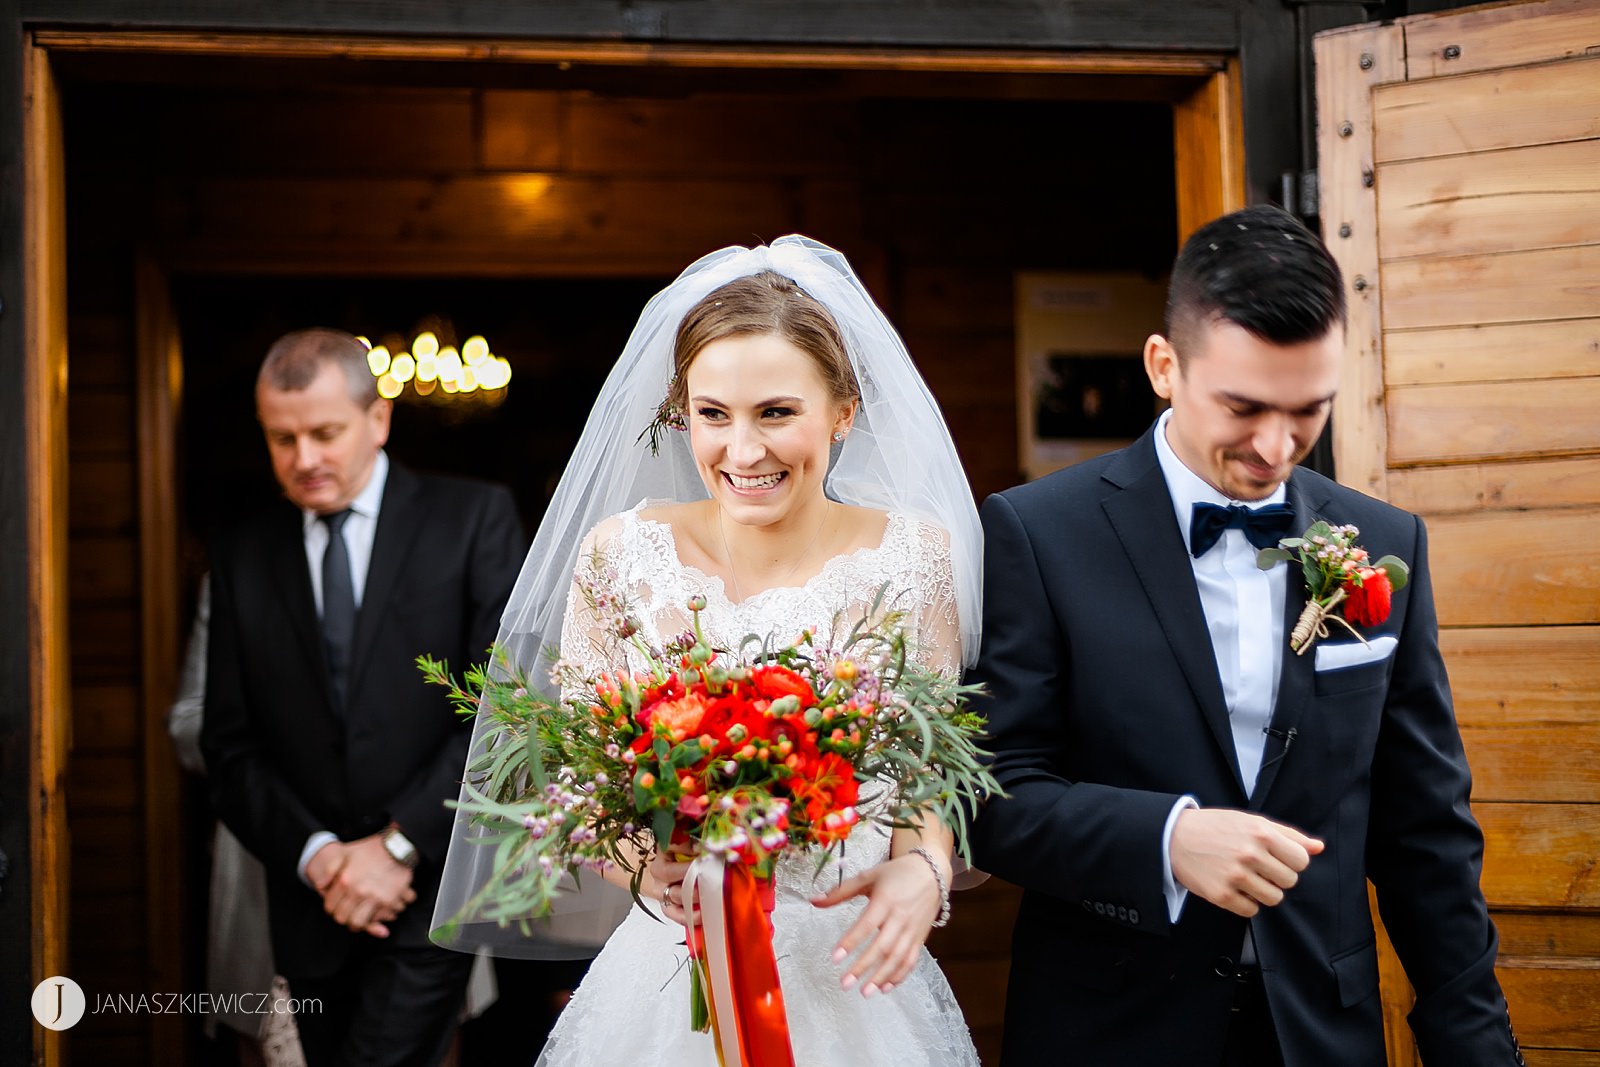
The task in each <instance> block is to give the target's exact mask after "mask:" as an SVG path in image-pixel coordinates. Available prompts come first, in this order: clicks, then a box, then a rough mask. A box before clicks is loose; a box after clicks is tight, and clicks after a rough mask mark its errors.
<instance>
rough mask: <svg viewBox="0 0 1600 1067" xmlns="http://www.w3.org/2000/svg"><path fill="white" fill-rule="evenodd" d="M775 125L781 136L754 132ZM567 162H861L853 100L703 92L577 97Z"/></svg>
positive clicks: (598, 167)
mask: <svg viewBox="0 0 1600 1067" xmlns="http://www.w3.org/2000/svg"><path fill="white" fill-rule="evenodd" d="M774 124H780V125H781V126H782V128H783V130H784V136H782V137H760V136H751V135H752V134H754V133H756V132H757V131H760V130H764V129H769V128H771V127H772V126H773V125H774ZM567 133H568V137H569V143H570V148H571V156H570V160H569V163H570V167H571V170H572V171H573V172H574V173H578V174H607V175H616V176H623V177H626V176H638V175H651V176H676V177H695V176H699V175H704V174H706V172H707V167H708V165H710V166H713V167H714V168H715V172H716V173H717V174H719V175H735V174H741V175H746V174H747V175H769V176H770V175H780V174H791V175H793V174H837V175H850V176H852V177H854V176H855V175H856V173H857V169H858V167H859V165H860V158H859V154H858V153H859V148H860V144H861V136H862V134H861V119H860V116H859V114H858V112H857V108H856V106H855V104H854V102H852V101H838V100H825V99H818V98H815V97H806V98H805V99H804V100H802V101H791V100H785V99H784V98H782V97H770V96H767V97H758V96H737V97H734V96H703V97H692V98H690V99H687V100H646V99H618V98H615V97H599V96H574V97H573V98H572V100H571V102H570V104H569V105H568V109H567Z"/></svg>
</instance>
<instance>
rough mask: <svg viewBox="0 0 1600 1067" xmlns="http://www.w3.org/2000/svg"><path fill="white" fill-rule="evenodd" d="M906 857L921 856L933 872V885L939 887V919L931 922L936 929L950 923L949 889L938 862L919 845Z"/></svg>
mask: <svg viewBox="0 0 1600 1067" xmlns="http://www.w3.org/2000/svg"><path fill="white" fill-rule="evenodd" d="M908 855H916V856H921V857H922V858H923V859H924V860H926V861H927V864H928V868H929V869H930V870H932V871H933V883H934V885H937V886H938V887H939V917H938V918H937V919H935V920H933V925H934V928H935V929H937V928H938V927H941V926H943V925H944V924H945V923H947V922H949V921H950V887H949V886H948V885H946V884H945V881H944V871H942V870H940V869H939V861H938V860H936V859H934V858H933V853H932V852H929V851H928V850H927V849H926V848H924V847H923V846H921V845H918V846H917V847H916V848H913V849H911V850H909V852H908Z"/></svg>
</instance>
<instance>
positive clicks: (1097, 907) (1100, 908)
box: [1094, 900, 1106, 915]
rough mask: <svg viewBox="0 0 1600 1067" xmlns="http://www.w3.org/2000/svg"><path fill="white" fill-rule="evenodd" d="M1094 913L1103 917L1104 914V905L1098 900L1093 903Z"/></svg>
mask: <svg viewBox="0 0 1600 1067" xmlns="http://www.w3.org/2000/svg"><path fill="white" fill-rule="evenodd" d="M1094 913H1095V914H1096V915H1104V914H1105V913H1106V906H1105V905H1104V904H1102V903H1100V902H1099V901H1098V900H1097V901H1095V903H1094Z"/></svg>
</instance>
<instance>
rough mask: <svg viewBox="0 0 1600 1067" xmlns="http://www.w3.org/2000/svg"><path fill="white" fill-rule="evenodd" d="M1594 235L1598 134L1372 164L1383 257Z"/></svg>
mask: <svg viewBox="0 0 1600 1067" xmlns="http://www.w3.org/2000/svg"><path fill="white" fill-rule="evenodd" d="M1595 74H1596V77H1600V66H1597V69H1596V71H1595ZM1597 243H1600V138H1596V139H1593V140H1588V141H1573V142H1567V143H1561V144H1542V145H1532V146H1529V147H1525V148H1510V149H1506V150H1504V151H1499V152H1478V153H1474V154H1472V155H1469V156H1446V157H1440V158H1433V159H1420V160H1411V161H1408V162H1403V163H1390V164H1384V165H1382V166H1380V167H1379V168H1378V254H1379V256H1380V257H1382V258H1383V259H1384V260H1385V261H1386V262H1387V261H1388V260H1391V259H1397V258H1400V257H1404V256H1426V255H1449V256H1459V255H1469V254H1476V253H1483V252H1506V251H1514V250H1520V249H1527V248H1547V247H1551V246H1555V245H1578V244H1597Z"/></svg>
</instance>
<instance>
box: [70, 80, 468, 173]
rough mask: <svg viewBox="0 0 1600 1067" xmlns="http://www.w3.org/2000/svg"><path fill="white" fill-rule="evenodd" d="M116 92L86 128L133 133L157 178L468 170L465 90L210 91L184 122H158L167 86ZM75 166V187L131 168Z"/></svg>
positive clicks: (195, 96)
mask: <svg viewBox="0 0 1600 1067" xmlns="http://www.w3.org/2000/svg"><path fill="white" fill-rule="evenodd" d="M118 90H119V91H118V92H116V93H98V94H95V95H94V96H93V97H92V99H93V100H94V108H95V111H96V114H95V115H94V117H93V118H92V119H91V120H89V121H92V122H94V123H103V124H106V125H113V126H114V125H118V124H122V125H125V126H126V127H127V128H137V129H138V130H139V131H140V139H141V141H142V148H141V151H142V153H145V154H146V155H145V158H144V159H143V160H142V161H141V169H146V168H148V169H149V170H154V171H157V172H162V173H172V174H183V173H191V174H215V173H219V172H222V173H229V174H235V175H248V174H257V173H276V174H351V175H356V174H368V175H389V176H396V175H409V176H417V175H433V174H441V173H447V172H450V171H456V170H464V169H470V168H471V167H472V166H473V163H474V161H475V156H476V152H477V150H476V147H475V140H476V136H475V134H476V130H475V126H474V123H473V114H474V97H473V93H472V91H471V90H468V89H429V88H392V89H384V90H381V91H374V90H372V89H367V88H361V87H355V88H350V87H338V86H327V85H317V84H310V83H306V84H300V85H292V86H284V85H278V86H275V87H273V88H272V89H270V90H265V91H263V90H260V89H253V88H236V87H227V86H208V87H207V89H206V91H205V92H194V93H192V94H191V99H189V100H188V101H186V103H185V121H184V122H181V123H176V122H164V121H161V120H160V119H161V116H162V114H163V111H164V110H165V109H166V107H167V106H168V105H167V101H169V100H170V98H171V88H170V87H168V86H163V85H124V86H119V87H118ZM80 91H81V90H80ZM73 119H74V120H75V121H83V116H81V115H76V116H73ZM286 145H288V146H293V148H292V149H291V150H286V149H285V146H286ZM73 166H74V171H73V175H74V180H82V179H83V178H85V177H86V176H93V177H94V178H99V177H100V176H101V175H102V174H107V175H112V176H118V175H122V176H125V175H126V173H127V170H128V167H127V162H126V160H125V159H119V158H117V157H116V156H114V155H111V154H103V153H89V152H86V153H83V155H82V157H81V158H75V159H74V160H73Z"/></svg>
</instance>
